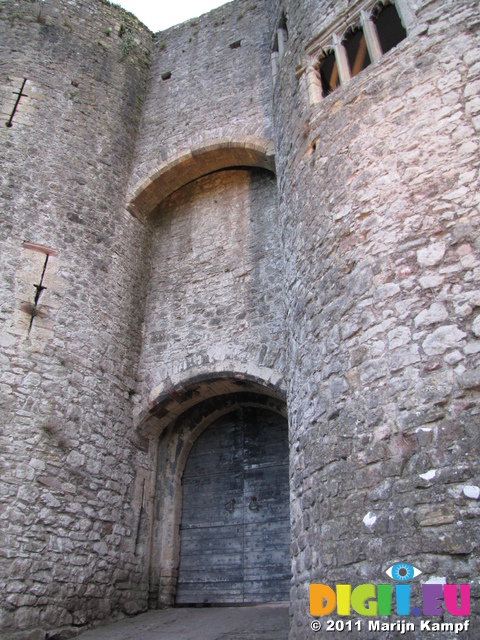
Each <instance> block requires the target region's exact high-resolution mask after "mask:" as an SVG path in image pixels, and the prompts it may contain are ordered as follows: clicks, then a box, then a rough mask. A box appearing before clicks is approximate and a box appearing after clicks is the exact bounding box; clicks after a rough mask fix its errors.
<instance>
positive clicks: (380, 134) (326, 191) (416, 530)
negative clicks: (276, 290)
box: [274, 1, 480, 638]
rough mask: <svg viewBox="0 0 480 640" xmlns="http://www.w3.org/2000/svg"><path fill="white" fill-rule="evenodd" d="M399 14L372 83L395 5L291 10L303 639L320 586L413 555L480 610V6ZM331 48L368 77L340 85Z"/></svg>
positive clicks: (293, 309)
mask: <svg viewBox="0 0 480 640" xmlns="http://www.w3.org/2000/svg"><path fill="white" fill-rule="evenodd" d="M396 5H397V6H396V11H397V12H398V14H399V15H400V17H401V19H402V22H403V26H404V28H405V29H406V33H407V36H406V37H405V38H404V39H403V40H401V41H400V42H399V43H398V44H397V46H395V47H394V48H392V49H390V50H389V51H388V52H386V53H385V54H383V55H382V51H381V50H380V52H379V55H377V59H376V61H375V62H372V64H370V66H367V67H366V68H364V69H363V70H362V71H360V72H359V73H358V74H357V75H354V74H353V68H352V67H353V64H352V63H350V65H348V63H346V61H345V57H346V56H345V53H347V54H348V55H349V56H350V51H349V50H348V48H347V47H348V45H347V44H346V43H345V37H346V34H348V33H349V29H350V30H351V28H352V27H353V28H356V27H358V26H362V25H363V33H364V34H365V35H367V29H368V28H370V27H371V25H372V24H375V22H374V19H375V17H376V15H377V14H376V13H375V9H377V10H381V8H382V5H381V3H380V4H379V3H377V4H375V3H373V2H372V3H370V2H346V1H345V2H327V1H325V2H317V3H298V2H287V3H285V6H284V7H283V9H284V12H285V15H286V16H287V18H288V22H287V30H288V45H287V47H286V50H285V54H284V56H283V58H282V60H281V63H280V66H279V69H278V75H277V79H276V82H275V89H274V117H275V137H276V166H277V175H278V176H279V180H278V184H279V202H280V208H281V218H282V238H283V250H284V256H285V262H286V270H285V302H286V308H287V319H286V335H287V356H286V363H287V373H286V378H287V380H288V392H287V407H288V414H289V421H290V451H291V458H290V470H291V514H292V563H293V564H292V566H293V573H294V586H293V590H292V598H291V601H292V609H293V625H292V629H291V637H292V638H309V637H311V631H310V629H309V628H308V624H307V623H306V621H307V619H308V606H309V605H308V584H309V583H326V584H329V585H330V586H332V587H334V585H335V584H351V585H352V588H353V586H355V585H357V584H362V583H373V584H378V583H385V582H389V579H388V578H386V577H385V571H386V570H387V569H388V568H389V567H390V566H391V565H393V564H394V563H397V562H407V563H409V564H411V565H414V566H415V567H418V568H419V569H421V570H422V571H423V572H424V574H425V575H426V579H428V578H431V577H432V576H437V577H443V578H444V579H446V580H447V582H449V583H462V582H467V583H469V582H470V583H471V584H472V613H474V612H475V611H476V612H478V604H477V601H476V600H475V598H476V597H477V594H475V589H474V587H473V584H474V583H473V582H472V578H473V579H475V576H476V573H477V571H478V558H477V556H476V553H477V550H478V519H477V513H478V506H477V504H478V503H477V502H476V498H478V489H477V488H476V487H478V485H479V483H478V480H479V478H478V467H477V463H476V462H475V461H476V460H478V425H479V413H478V411H479V404H478V403H479V372H480V369H479V368H478V367H479V355H478V353H479V348H480V342H479V340H478V337H479V335H480V331H479V327H480V324H479V323H480V315H479V312H478V311H479V310H478V304H479V302H480V299H479V297H478V296H479V288H478V277H479V273H480V272H479V265H480V263H479V250H480V238H479V222H480V220H479V210H478V202H479V200H478V178H479V174H478V169H479V149H478V132H479V129H480V119H479V115H478V114H479V109H480V102H479V98H478V89H479V86H480V85H479V73H480V65H479V60H480V57H479V55H480V54H479V32H478V27H479V22H478V17H479V16H478V5H477V3H474V2H469V1H465V2H462V1H460V2H455V3H452V2H422V1H416V2H403V1H402V2H400V1H398V2H397V3H396ZM362 10H363V13H362ZM277 20H278V21H279V20H280V17H279V16H277ZM277 24H279V22H277ZM375 26H376V27H377V28H378V31H379V32H380V24H379V23H377V24H376V25H375ZM380 35H382V33H380ZM367 44H368V45H369V52H370V57H371V58H372V59H373V58H374V55H372V48H370V43H369V42H368V41H367ZM328 47H332V49H334V50H335V56H336V63H337V66H338V67H341V65H345V64H347V65H348V66H349V67H350V69H349V68H348V66H347V71H348V70H350V74H347V77H345V76H344V78H343V79H342V82H341V84H340V86H337V88H336V89H334V90H331V87H328V88H327V90H325V85H324V86H323V89H322V82H321V75H320V71H321V70H322V63H323V61H325V64H326V65H327V64H328V62H327V59H326V56H327V55H328V53H329V51H331V49H330V50H329V49H328ZM354 53H355V52H354ZM373 53H375V52H373ZM354 58H355V56H353V59H354ZM319 69H320V71H319ZM339 71H340V73H339V75H340V77H341V76H342V68H340V69H339ZM348 75H351V76H353V77H351V78H350V79H349V78H348ZM332 84H333V86H335V83H332ZM337 84H338V83H337ZM470 485H471V486H472V487H471V488H469V487H470ZM472 498H473V499H472ZM415 582H418V580H417V581H415ZM415 582H414V583H412V606H421V604H419V593H418V589H419V585H418V587H416V588H415V587H414V586H413V585H414V584H415ZM420 598H421V596H420ZM415 599H416V601H415ZM420 602H421V600H420ZM447 618H448V616H447ZM449 619H450V620H451V617H450V618H449ZM404 620H407V621H411V620H413V621H415V618H412V617H409V618H406V619H405V618H404ZM475 633H478V629H477V631H476V632H475ZM359 637H364V636H361V635H360V636H359ZM391 637H397V636H396V635H395V634H393V635H392V636H391ZM411 637H412V638H413V637H415V638H416V637H423V633H421V632H420V629H419V625H418V624H417V629H416V632H415V633H412V635H411Z"/></svg>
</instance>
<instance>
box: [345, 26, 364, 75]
mask: <svg viewBox="0 0 480 640" xmlns="http://www.w3.org/2000/svg"><path fill="white" fill-rule="evenodd" d="M343 44H344V46H345V49H346V51H347V56H348V63H349V65H350V74H351V76H352V78H353V76H356V75H357V73H360V71H363V69H365V68H366V67H368V65H369V64H370V63H371V60H370V56H369V55H368V50H367V42H366V40H365V36H364V35H363V30H362V29H360V28H356V29H355V28H352V29H349V30H348V31H347V34H346V36H345V40H344V41H343Z"/></svg>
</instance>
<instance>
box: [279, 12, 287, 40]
mask: <svg viewBox="0 0 480 640" xmlns="http://www.w3.org/2000/svg"><path fill="white" fill-rule="evenodd" d="M278 28H279V29H283V30H284V31H285V38H286V39H287V40H288V29H287V16H286V15H285V13H282V17H281V18H280V22H279V23H278Z"/></svg>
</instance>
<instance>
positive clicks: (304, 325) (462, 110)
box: [0, 0, 480, 640]
mask: <svg viewBox="0 0 480 640" xmlns="http://www.w3.org/2000/svg"><path fill="white" fill-rule="evenodd" d="M373 4H375V3H373V2H365V3H362V2H360V3H356V4H355V3H351V2H348V1H347V0H338V1H337V0H336V1H335V2H333V1H332V0H320V1H319V2H316V3H313V2H311V3H307V2H298V0H286V1H285V2H284V3H283V4H280V3H279V2H277V1H276V0H265V2H251V0H235V2H232V3H228V4H227V5H226V6H224V7H221V8H219V9H218V10H216V11H215V12H213V13H211V14H208V15H206V16H203V17H201V18H199V19H195V20H193V21H189V22H187V23H185V24H184V25H181V26H179V27H177V28H174V29H171V30H168V31H166V32H164V33H162V34H158V35H157V36H156V37H155V38H154V40H153V45H152V35H151V34H150V33H149V32H148V31H147V30H146V29H145V28H144V27H143V26H142V25H140V24H139V23H138V22H137V21H136V20H135V19H134V18H133V17H132V16H130V15H129V14H126V13H125V12H123V11H122V10H121V9H119V8H118V7H115V6H113V5H112V6H111V5H109V4H108V3H106V2H99V1H98V0H76V1H75V2H69V1H67V0H55V2H54V1H53V0H46V1H45V2H42V3H29V2H13V3H3V4H2V8H1V11H0V25H1V27H0V28H1V33H0V110H1V113H2V117H4V121H5V120H6V118H8V117H10V115H11V105H12V100H13V98H12V96H13V95H14V93H13V92H14V91H16V90H19V88H20V86H21V84H19V82H20V83H22V82H23V81H24V80H25V78H27V81H26V84H25V93H26V94H28V95H26V96H25V98H23V97H22V99H21V101H20V108H19V111H18V113H17V114H16V115H15V117H14V118H13V126H12V127H5V126H3V125H2V126H1V127H0V143H1V144H0V164H1V166H2V175H1V177H0V183H1V189H0V199H1V208H2V214H1V216H0V262H1V265H2V278H1V279H0V348H1V353H0V393H1V395H0V418H1V420H0V448H1V450H2V460H1V465H2V479H3V480H4V481H3V482H2V484H1V486H0V520H1V526H0V531H1V540H2V544H1V545H0V578H1V583H2V587H3V589H4V593H5V594H6V599H5V611H4V613H3V614H2V615H3V617H2V618H1V622H0V625H2V627H1V631H0V634H2V633H7V634H10V635H11V636H12V638H15V637H16V638H17V639H18V640H20V638H22V640H24V639H25V638H27V637H29V635H30V637H32V638H34V637H42V638H44V637H45V634H46V633H47V632H48V633H50V632H52V633H54V632H55V633H57V637H58V636H59V635H61V634H64V635H65V636H67V635H69V634H71V633H76V632H77V631H78V630H79V629H81V628H86V627H87V626H89V625H92V624H98V623H100V622H102V621H105V620H107V619H115V618H118V617H121V616H124V615H126V614H134V613H137V612H138V611H141V610H144V609H146V608H147V606H148V604H149V598H150V605H151V606H158V604H159V603H160V604H165V603H170V604H171V603H172V602H173V601H174V598H175V587H176V577H177V569H178V553H179V549H178V544H179V543H178V525H179V518H180V514H181V500H178V499H174V497H172V496H175V495H177V496H178V494H179V493H180V494H181V491H179V488H181V473H182V469H183V467H182V464H184V463H185V458H186V456H188V447H189V446H191V443H192V442H193V440H194V439H195V437H196V436H197V435H198V433H199V432H200V431H201V430H202V429H203V428H204V427H205V426H206V423H207V422H208V421H209V420H210V419H212V416H214V415H217V414H218V415H220V414H222V413H224V412H225V411H227V410H229V409H230V408H231V407H232V406H238V403H240V402H241V401H240V400H239V396H240V397H242V398H243V399H244V401H245V402H247V403H249V404H250V405H253V406H256V405H261V406H269V407H270V408H271V410H275V411H277V412H280V413H281V412H282V411H283V413H285V402H284V400H285V399H286V404H287V409H288V417H289V429H290V433H289V436H290V447H291V448H290V478H291V503H290V504H291V521H292V545H291V553H292V572H293V582H292V591H291V611H292V614H293V618H292V626H291V633H290V637H291V640H307V639H310V638H311V630H310V628H309V625H308V621H309V620H310V618H309V614H308V584H309V583H311V582H312V581H320V582H328V583H329V584H332V585H334V584H335V583H336V582H338V583H341V582H345V583H348V584H359V583H365V582H372V583H375V584H376V583H378V582H379V581H380V580H384V579H385V577H384V574H383V572H384V571H385V569H386V568H387V567H388V566H390V564H392V563H393V562H394V561H395V560H397V559H400V558H408V560H409V561H411V562H412V563H413V564H416V566H418V567H419V568H421V569H422V571H423V572H424V575H425V577H426V578H428V577H431V576H448V581H449V582H451V583H458V582H462V581H473V580H474V579H475V575H476V574H475V575H474V574H473V573H472V571H473V569H472V567H474V566H475V562H476V560H475V557H474V555H473V554H474V553H475V545H476V544H477V541H478V517H479V515H480V514H479V508H478V485H479V482H480V479H479V477H478V468H479V466H478V424H479V422H478V421H479V417H478V416H479V411H480V409H479V400H480V397H479V394H480V377H479V373H478V372H479V367H480V340H478V339H476V338H480V325H479V322H480V321H479V317H480V316H478V311H477V309H478V307H479V306H480V293H479V291H480V289H479V286H480V255H479V253H480V234H479V226H480V215H479V208H478V207H479V197H478V193H479V192H480V189H479V184H478V180H479V170H480V160H479V152H478V140H477V138H478V132H479V130H480V101H479V99H478V87H479V82H480V55H479V54H478V52H479V50H480V43H479V37H478V29H477V28H476V27H477V26H478V15H477V13H478V8H477V7H475V6H474V5H475V3H472V2H470V1H469V0H458V1H456V2H447V0H415V2H414V1H413V0H402V2H398V3H397V6H398V8H399V9H400V10H401V11H402V12H403V14H402V15H403V20H404V23H405V25H406V27H407V31H408V37H407V38H406V39H405V40H403V41H402V42H400V43H399V45H398V46H397V47H395V48H394V49H392V50H391V51H390V52H388V53H386V54H385V55H383V56H382V57H381V58H380V59H379V60H378V61H377V62H376V63H375V64H373V65H370V66H368V67H367V68H366V69H365V70H363V71H362V72H361V73H359V74H358V75H356V76H355V77H353V78H352V79H351V80H350V81H349V82H347V83H344V84H343V85H342V86H341V87H339V88H338V89H336V90H335V91H333V92H332V93H331V94H330V95H328V96H326V97H324V98H322V99H319V100H316V101H315V100H311V95H309V87H310V88H311V86H312V84H311V81H309V80H307V77H306V74H307V69H310V71H309V72H308V73H310V74H311V72H312V71H313V72H315V69H314V66H315V65H317V62H318V60H319V57H320V55H321V49H322V47H323V48H328V47H329V46H330V43H331V41H332V35H333V30H334V29H335V30H338V29H340V31H341V30H342V29H343V28H344V27H345V28H347V27H354V26H356V25H357V23H358V20H359V13H358V11H357V9H358V10H360V8H364V9H366V10H367V11H370V10H371V8H372V5H373ZM354 5H355V6H354ZM282 11H284V12H285V18H282ZM284 19H285V20H286V21H287V32H288V40H287V42H286V49H285V52H284V55H283V57H281V59H280V60H278V65H277V66H278V69H277V73H276V77H275V78H274V79H273V81H272V76H271V54H272V50H275V48H278V31H277V29H278V27H279V25H280V24H282V25H283V20H284ZM338 25H343V26H342V27H339V26H338ZM337 35H339V37H341V36H342V35H343V34H342V33H340V32H339V33H338V34H337ZM231 45H235V46H231ZM274 53H277V52H275V51H274ZM274 58H275V56H274ZM4 121H3V122H4ZM273 148H275V162H273ZM274 168H275V172H276V174H275V175H274V174H273V172H272V171H273V169H274ZM232 169H233V170H232ZM205 174H209V175H205ZM162 181H164V183H165V184H163V183H162ZM187 183H188V184H187ZM162 189H163V190H162ZM139 190H140V192H141V193H142V194H143V197H144V200H145V202H146V203H147V205H148V207H147V208H148V209H149V211H150V213H151V216H150V217H149V218H148V219H147V220H145V221H144V222H145V223H144V224H141V223H140V222H139V221H137V220H136V219H134V218H133V217H132V216H131V214H130V213H128V211H126V210H125V203H126V202H127V203H128V204H129V205H131V204H132V201H133V200H134V199H135V197H137V196H138V191H139ZM162 193H164V194H166V195H165V198H162V199H161V201H159V200H158V198H159V194H162ZM132 194H133V195H132ZM130 208H131V209H132V210H133V211H134V210H135V208H134V207H131V206H130ZM49 252H50V253H49ZM47 254H48V262H47V263H46V262H45V260H46V256H47ZM43 271H44V274H43V275H44V280H43V281H42V283H43V286H45V287H46V289H44V290H43V291H42V292H41V296H40V298H39V300H40V303H39V304H36V303H35V300H34V291H35V290H36V289H35V287H36V286H40V285H39V278H41V277H42V273H43ZM34 312H35V313H34ZM137 426H138V427H139V430H138V432H136V431H135V430H136V428H137ZM175 492H176V493H175ZM175 518H176V519H175ZM166 557H167V558H168V562H167V561H165V558H166ZM476 609H478V594H477V593H475V592H474V590H472V610H476ZM412 637H413V636H412ZM352 638H354V635H353V634H352ZM417 638H418V639H420V635H418V633H417V634H416V636H415V640H417ZM438 638H439V639H440V638H441V640H443V637H442V636H441V635H439V636H438Z"/></svg>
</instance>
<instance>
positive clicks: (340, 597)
mask: <svg viewBox="0 0 480 640" xmlns="http://www.w3.org/2000/svg"><path fill="white" fill-rule="evenodd" d="M421 573H422V572H421V571H420V569H417V568H416V567H413V566H412V565H410V564H407V563H404V562H399V563H397V564H394V565H392V566H391V567H389V569H387V571H386V574H387V575H388V576H389V577H390V578H392V579H393V580H395V582H396V584H395V585H392V584H378V585H374V584H361V585H359V586H358V587H355V588H354V589H353V590H352V587H351V585H349V584H337V585H336V587H335V590H334V589H332V588H331V587H329V586H328V585H326V584H311V585H309V590H310V613H311V615H312V616H315V617H320V616H327V615H329V614H331V613H333V612H334V611H335V608H336V609H337V614H338V615H339V616H350V615H351V613H352V609H353V611H354V612H355V613H357V614H359V615H361V616H391V615H392V601H393V587H394V586H395V605H396V606H395V613H396V614H397V615H398V616H409V615H414V616H420V615H422V614H423V615H424V616H442V615H443V614H444V608H445V609H446V610H447V611H448V613H450V614H451V615H452V616H468V615H470V585H468V584H460V585H456V584H435V583H426V584H422V585H421V586H422V608H421V609H420V608H419V607H413V608H411V606H410V596H411V585H410V584H409V582H410V581H411V580H413V579H414V578H416V577H417V576H419V575H420V574H421ZM459 595H460V603H459V600H458V596H459Z"/></svg>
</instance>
